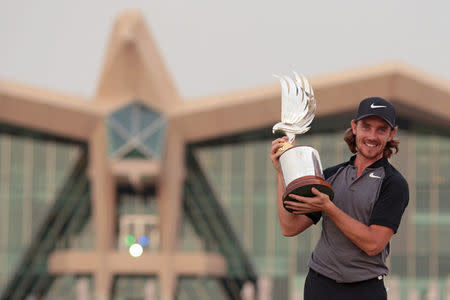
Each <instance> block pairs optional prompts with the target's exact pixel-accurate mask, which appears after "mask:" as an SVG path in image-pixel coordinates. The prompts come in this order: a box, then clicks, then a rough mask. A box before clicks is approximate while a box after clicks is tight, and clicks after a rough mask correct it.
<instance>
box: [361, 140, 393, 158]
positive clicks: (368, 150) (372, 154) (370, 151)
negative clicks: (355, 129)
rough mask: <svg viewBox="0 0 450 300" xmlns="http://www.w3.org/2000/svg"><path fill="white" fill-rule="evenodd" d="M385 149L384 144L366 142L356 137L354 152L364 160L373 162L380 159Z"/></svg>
mask: <svg viewBox="0 0 450 300" xmlns="http://www.w3.org/2000/svg"><path fill="white" fill-rule="evenodd" d="M385 147H386V142H384V143H383V142H379V141H378V142H375V141H368V140H362V139H359V138H358V137H356V150H357V152H358V153H359V154H360V155H361V156H363V157H364V158H366V159H369V160H373V159H378V158H382V157H383V152H384V148H385Z"/></svg>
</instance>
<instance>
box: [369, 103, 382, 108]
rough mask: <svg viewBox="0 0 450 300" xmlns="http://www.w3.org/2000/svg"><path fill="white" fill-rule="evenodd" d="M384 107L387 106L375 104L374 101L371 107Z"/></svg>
mask: <svg viewBox="0 0 450 300" xmlns="http://www.w3.org/2000/svg"><path fill="white" fill-rule="evenodd" d="M382 107H386V106H384V105H374V104H373V103H372V104H371V105H370V108H382Z"/></svg>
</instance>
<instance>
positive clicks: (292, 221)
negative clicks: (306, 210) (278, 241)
mask: <svg viewBox="0 0 450 300" xmlns="http://www.w3.org/2000/svg"><path fill="white" fill-rule="evenodd" d="M284 190H285V188H284V183H283V176H282V175H281V173H278V174H277V210H278V219H279V220H280V227H281V233H283V235H284V236H295V235H297V234H299V233H302V232H303V231H305V229H307V228H308V227H310V226H311V225H312V224H313V221H312V220H311V219H310V218H309V217H307V216H306V215H296V214H292V213H290V212H288V211H287V210H286V209H285V208H284V207H283V194H284Z"/></svg>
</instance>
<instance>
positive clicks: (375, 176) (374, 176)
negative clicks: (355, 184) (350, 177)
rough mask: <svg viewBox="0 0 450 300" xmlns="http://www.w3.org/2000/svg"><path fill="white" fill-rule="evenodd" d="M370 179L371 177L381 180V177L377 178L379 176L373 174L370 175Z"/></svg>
mask: <svg viewBox="0 0 450 300" xmlns="http://www.w3.org/2000/svg"><path fill="white" fill-rule="evenodd" d="M369 177H371V178H381V176H377V175H375V174H373V172H372V173H370V174H369Z"/></svg>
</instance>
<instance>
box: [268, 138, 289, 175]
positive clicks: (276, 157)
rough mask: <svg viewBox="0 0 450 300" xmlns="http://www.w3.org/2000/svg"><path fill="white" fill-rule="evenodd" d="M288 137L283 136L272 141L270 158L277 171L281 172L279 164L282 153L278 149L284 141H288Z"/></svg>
mask: <svg viewBox="0 0 450 300" xmlns="http://www.w3.org/2000/svg"><path fill="white" fill-rule="evenodd" d="M288 141H289V138H288V137H287V136H284V137H282V138H278V139H276V140H274V141H272V149H271V151H270V160H271V161H272V164H273V166H274V168H275V170H276V171H277V173H280V174H281V166H280V155H281V154H283V151H278V149H280V148H281V147H283V145H284V143H285V142H288Z"/></svg>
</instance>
